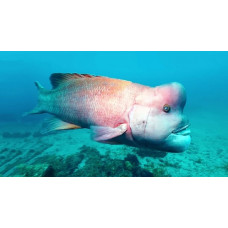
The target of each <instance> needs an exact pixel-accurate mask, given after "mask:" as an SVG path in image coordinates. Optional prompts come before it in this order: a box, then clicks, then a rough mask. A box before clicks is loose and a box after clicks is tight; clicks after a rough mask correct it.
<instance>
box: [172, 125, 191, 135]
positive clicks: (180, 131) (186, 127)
mask: <svg viewBox="0 0 228 228" xmlns="http://www.w3.org/2000/svg"><path fill="white" fill-rule="evenodd" d="M189 126H190V124H186V125H184V126H182V127H179V128H177V129H175V130H173V131H172V134H176V135H183V136H186V135H190V133H191V131H190V129H189Z"/></svg>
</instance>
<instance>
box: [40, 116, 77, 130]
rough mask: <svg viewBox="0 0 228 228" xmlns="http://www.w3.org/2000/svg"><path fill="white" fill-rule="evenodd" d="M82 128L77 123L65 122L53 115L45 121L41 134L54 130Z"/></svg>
mask: <svg viewBox="0 0 228 228" xmlns="http://www.w3.org/2000/svg"><path fill="white" fill-rule="evenodd" d="M78 128H81V127H80V126H77V125H75V124H71V123H67V122H64V121H62V120H60V119H58V118H56V117H51V118H49V119H47V120H46V121H45V122H44V126H43V129H42V131H41V134H46V133H49V132H52V131H58V130H69V129H78Z"/></svg>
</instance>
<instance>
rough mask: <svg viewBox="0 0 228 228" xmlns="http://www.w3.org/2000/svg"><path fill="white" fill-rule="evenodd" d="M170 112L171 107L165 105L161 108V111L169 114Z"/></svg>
mask: <svg viewBox="0 0 228 228" xmlns="http://www.w3.org/2000/svg"><path fill="white" fill-rule="evenodd" d="M170 110H171V107H170V106H169V105H168V104H165V105H164V106H163V111H164V112H169V111H170Z"/></svg>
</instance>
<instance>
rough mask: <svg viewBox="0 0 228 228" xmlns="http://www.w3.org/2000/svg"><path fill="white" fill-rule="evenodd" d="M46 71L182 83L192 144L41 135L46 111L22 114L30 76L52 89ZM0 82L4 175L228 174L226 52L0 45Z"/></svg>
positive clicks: (81, 133)
mask: <svg viewBox="0 0 228 228" xmlns="http://www.w3.org/2000/svg"><path fill="white" fill-rule="evenodd" d="M52 73H88V74H92V75H103V76H108V77H113V78H119V79H125V80H130V81H133V82H136V83H140V84H144V85H148V86H157V85H161V84H165V83H170V82H174V81H176V82H180V83H182V84H183V85H184V87H185V89H186V91H187V104H186V107H185V114H186V115H187V116H188V117H189V119H190V121H191V124H192V126H191V129H192V144H191V146H190V148H189V149H188V150H187V151H186V152H183V153H180V154H170V153H164V152H161V153H159V152H154V154H153V153H152V152H148V151H143V150H136V149H132V148H131V147H130V148H128V147H127V146H113V145H102V144H96V143H95V144H94V143H93V142H92V141H90V138H89V131H87V130H77V131H76V130H75V131H68V132H63V133H58V134H56V135H55V134H54V135H50V136H41V135H39V133H38V130H37V129H38V127H39V126H40V123H41V122H42V120H43V119H44V117H43V116H42V115H40V116H29V117H26V118H23V117H22V114H23V113H24V112H27V111H29V110H31V109H32V108H33V107H34V106H35V104H36V101H37V90H36V88H35V86H34V81H39V82H40V83H41V84H42V85H43V86H44V87H45V88H49V89H50V88H51V86H50V82H49V76H50V74H52ZM0 85H1V90H0V104H1V108H0V127H1V129H0V133H1V136H0V140H1V143H0V159H1V161H0V166H1V167H0V174H1V175H2V176H42V175H43V176H45V175H46V176H227V175H228V143H227V142H228V136H227V132H226V129H227V127H228V121H227V116H228V105H227V104H228V103H227V101H228V89H227V85H228V52H134V51H133V52H0ZM75 139H77V140H76V141H75ZM97 164H98V165H97ZM69 170H70V171H69Z"/></svg>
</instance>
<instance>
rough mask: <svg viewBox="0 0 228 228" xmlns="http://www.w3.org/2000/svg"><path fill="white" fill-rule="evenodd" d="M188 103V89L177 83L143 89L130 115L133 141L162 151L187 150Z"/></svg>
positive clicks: (188, 132)
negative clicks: (144, 90)
mask: <svg viewBox="0 0 228 228" xmlns="http://www.w3.org/2000/svg"><path fill="white" fill-rule="evenodd" d="M185 104H186V93H185V89H184V87H183V86H182V85H181V84H179V83H176V82H174V83H171V84H166V85H162V86H158V87H155V88H150V89H148V90H147V91H146V92H143V93H142V94H141V95H140V98H139V99H138V102H136V104H135V105H134V107H133V108H132V110H131V112H130V115H129V120H130V128H131V133H132V137H133V140H134V141H135V142H136V143H137V144H139V145H141V146H146V147H150V148H153V149H158V150H163V151H169V152H182V151H184V150H186V149H187V148H188V146H189V145H190V142H191V137H190V130H189V121H188V120H187V118H186V117H185V116H184V114H183V109H184V106H185Z"/></svg>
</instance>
